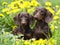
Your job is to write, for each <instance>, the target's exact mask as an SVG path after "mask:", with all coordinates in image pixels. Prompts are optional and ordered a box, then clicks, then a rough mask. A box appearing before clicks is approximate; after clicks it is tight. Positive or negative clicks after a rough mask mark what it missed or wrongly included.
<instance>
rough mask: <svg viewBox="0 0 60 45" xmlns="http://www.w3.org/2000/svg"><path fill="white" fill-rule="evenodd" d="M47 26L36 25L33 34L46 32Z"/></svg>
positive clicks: (42, 24)
mask: <svg viewBox="0 0 60 45" xmlns="http://www.w3.org/2000/svg"><path fill="white" fill-rule="evenodd" d="M48 30H49V29H48V25H47V24H45V23H37V25H36V26H35V29H34V32H35V33H41V32H48Z"/></svg>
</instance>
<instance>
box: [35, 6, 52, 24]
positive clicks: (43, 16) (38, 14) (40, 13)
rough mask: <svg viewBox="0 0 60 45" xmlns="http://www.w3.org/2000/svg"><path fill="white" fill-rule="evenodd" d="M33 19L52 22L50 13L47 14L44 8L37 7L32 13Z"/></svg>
mask: <svg viewBox="0 0 60 45" xmlns="http://www.w3.org/2000/svg"><path fill="white" fill-rule="evenodd" d="M34 18H35V19H37V20H43V21H45V22H46V23H49V22H50V21H51V20H52V18H53V16H52V14H51V12H49V11H48V10H47V9H46V8H44V7H38V8H37V9H36V10H35V12H34Z"/></svg>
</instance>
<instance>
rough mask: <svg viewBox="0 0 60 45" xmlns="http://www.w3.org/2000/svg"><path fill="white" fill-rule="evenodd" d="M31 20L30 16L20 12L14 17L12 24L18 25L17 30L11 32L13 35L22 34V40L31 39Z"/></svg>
mask: <svg viewBox="0 0 60 45" xmlns="http://www.w3.org/2000/svg"><path fill="white" fill-rule="evenodd" d="M31 20H32V16H31V15H30V14H28V13H27V12H21V13H20V14H18V15H17V16H15V17H14V22H15V23H16V24H17V25H18V28H16V29H15V30H14V31H13V34H23V35H24V40H27V39H31V38H32V35H33V34H32V33H33V31H32V29H31V28H30V26H29V25H30V24H31V22H32V21H31Z"/></svg>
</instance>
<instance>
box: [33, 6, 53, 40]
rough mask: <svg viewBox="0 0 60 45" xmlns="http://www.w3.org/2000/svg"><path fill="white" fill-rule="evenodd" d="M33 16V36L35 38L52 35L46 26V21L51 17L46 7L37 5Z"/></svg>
mask: <svg viewBox="0 0 60 45" xmlns="http://www.w3.org/2000/svg"><path fill="white" fill-rule="evenodd" d="M34 18H35V19H36V20H37V23H36V25H35V28H34V31H33V32H34V33H33V37H34V38H36V39H37V40H38V39H40V38H42V39H46V38H50V37H52V33H51V30H50V28H49V26H48V23H49V22H50V21H51V20H52V18H53V16H52V14H51V13H50V12H49V11H48V10H47V9H46V8H44V7H38V8H37V9H36V10H35V12H34Z"/></svg>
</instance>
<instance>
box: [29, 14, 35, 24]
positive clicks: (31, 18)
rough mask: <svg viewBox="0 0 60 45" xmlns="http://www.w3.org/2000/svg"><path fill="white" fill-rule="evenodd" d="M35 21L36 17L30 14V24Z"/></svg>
mask: <svg viewBox="0 0 60 45" xmlns="http://www.w3.org/2000/svg"><path fill="white" fill-rule="evenodd" d="M33 22H34V17H33V16H31V15H29V24H32V23H33Z"/></svg>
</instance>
